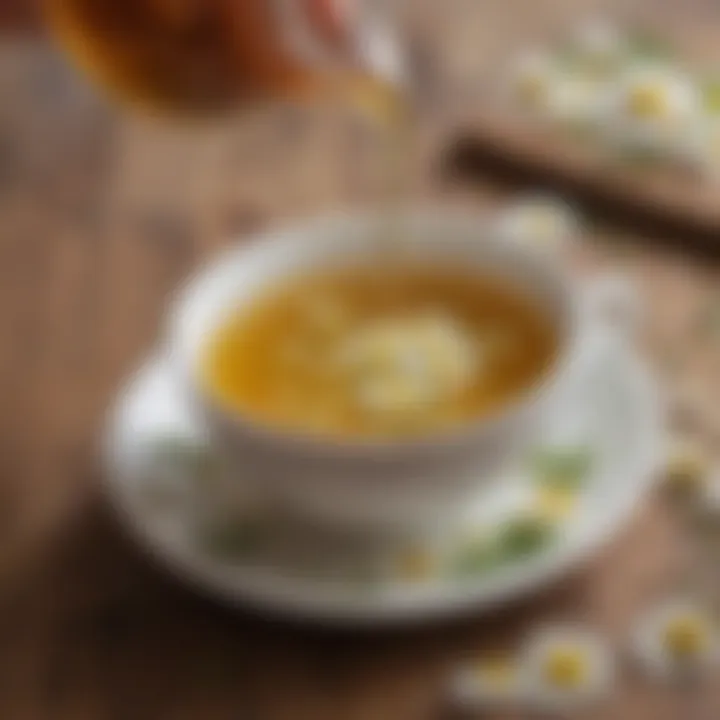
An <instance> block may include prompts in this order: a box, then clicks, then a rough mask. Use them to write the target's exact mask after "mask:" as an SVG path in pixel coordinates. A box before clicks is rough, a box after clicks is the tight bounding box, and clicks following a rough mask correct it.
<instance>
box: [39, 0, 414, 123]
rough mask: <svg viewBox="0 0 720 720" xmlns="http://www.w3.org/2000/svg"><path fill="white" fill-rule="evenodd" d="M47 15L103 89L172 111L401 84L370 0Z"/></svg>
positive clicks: (82, 6)
mask: <svg viewBox="0 0 720 720" xmlns="http://www.w3.org/2000/svg"><path fill="white" fill-rule="evenodd" d="M45 10H46V15H47V18H48V20H49V23H50V27H51V29H52V31H53V32H54V34H55V35H56V36H57V38H58V39H59V41H60V44H61V45H62V46H63V47H64V48H65V50H66V51H67V52H68V53H69V54H70V55H71V56H72V57H73V58H74V60H75V61H76V63H77V64H78V65H79V66H80V67H81V68H82V69H83V70H84V71H85V72H86V73H87V74H88V75H90V76H91V77H92V78H93V79H94V80H95V81H97V82H98V83H99V84H100V85H101V86H103V87H104V88H105V89H107V90H109V91H110V92H111V93H113V94H114V95H116V96H119V97H120V98H121V99H122V100H124V101H130V102H133V103H135V104H140V105H142V106H144V107H146V108H150V109H153V110H160V111H163V112H169V113H172V114H185V115H191V114H192V115H203V114H218V113H221V112H223V111H225V110H234V109H237V108H238V107H240V108H241V107H242V106H243V104H246V103H251V102H257V101H261V100H264V99H283V100H290V101H304V100H311V99H317V98H318V97H320V96H324V95H326V96H331V95H335V96H337V95H338V94H340V95H342V96H346V97H345V98H344V99H349V100H350V101H351V102H353V103H355V104H358V105H361V106H362V105H365V106H367V105H368V104H377V103H378V101H380V102H382V97H381V96H382V95H383V92H382V90H381V89H382V88H387V89H388V90H389V89H390V87H391V86H392V87H396V86H397V84H398V83H399V82H400V81H401V75H402V68H401V65H402V62H401V58H400V53H399V49H398V45H397V43H396V42H395V40H394V38H393V37H392V34H391V32H390V27H389V24H388V22H387V13H386V12H385V11H386V10H387V6H386V5H385V3H382V2H377V0H45ZM387 94H388V96H389V95H390V92H388V93H387Z"/></svg>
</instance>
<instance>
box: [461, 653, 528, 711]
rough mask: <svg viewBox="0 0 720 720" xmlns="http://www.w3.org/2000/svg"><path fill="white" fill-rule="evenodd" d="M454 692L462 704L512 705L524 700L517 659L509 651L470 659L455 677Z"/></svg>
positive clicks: (472, 706)
mask: <svg viewBox="0 0 720 720" xmlns="http://www.w3.org/2000/svg"><path fill="white" fill-rule="evenodd" d="M451 693H452V698H453V700H454V702H455V703H456V704H457V705H459V706H460V707H466V708H469V709H473V710H482V709H487V710H502V709H509V708H510V707H513V706H515V705H517V704H519V703H520V702H522V700H523V691H522V687H521V683H520V673H519V668H518V666H517V663H516V661H515V660H514V659H513V658H512V657H511V656H506V655H498V656H495V657H486V658H481V659H478V660H475V661H471V662H468V663H466V664H465V665H463V666H462V667H461V668H460V670H459V671H458V672H457V673H456V674H455V676H454V677H453V679H452V687H451Z"/></svg>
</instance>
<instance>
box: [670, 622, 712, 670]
mask: <svg viewBox="0 0 720 720" xmlns="http://www.w3.org/2000/svg"><path fill="white" fill-rule="evenodd" d="M707 642H708V633H707V628H706V627H705V623H704V622H703V619H702V618H701V617H695V616H692V615H687V616H684V617H677V618H674V619H673V620H672V621H671V622H669V623H668V625H667V627H666V628H665V632H664V634H663V644H664V646H665V648H666V649H667V650H668V652H670V653H671V654H672V656H673V657H675V658H677V659H682V660H687V659H691V658H695V657H697V656H698V655H700V654H701V653H702V652H703V651H704V650H705V649H706V648H707Z"/></svg>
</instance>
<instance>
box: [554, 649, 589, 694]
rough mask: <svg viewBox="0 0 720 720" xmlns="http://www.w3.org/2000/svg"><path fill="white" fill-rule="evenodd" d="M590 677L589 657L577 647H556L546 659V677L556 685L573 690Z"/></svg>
mask: <svg viewBox="0 0 720 720" xmlns="http://www.w3.org/2000/svg"><path fill="white" fill-rule="evenodd" d="M587 678H588V663H587V658H586V657H585V656H584V654H583V653H582V652H581V651H580V650H579V649H577V648H572V647H560V648H555V649H554V650H553V651H552V652H550V654H549V655H548V657H547V660H546V661H545V679H546V680H547V681H548V682H549V683H550V684H551V685H554V686H555V687H558V688H562V689H564V690H573V689H576V688H578V687H581V686H582V685H583V684H584V683H585V681H586V680H587Z"/></svg>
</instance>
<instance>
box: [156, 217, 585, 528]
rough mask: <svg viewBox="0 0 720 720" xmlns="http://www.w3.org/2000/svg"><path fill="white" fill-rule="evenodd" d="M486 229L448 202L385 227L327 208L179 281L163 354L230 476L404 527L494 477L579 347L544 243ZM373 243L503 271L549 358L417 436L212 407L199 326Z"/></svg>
mask: <svg viewBox="0 0 720 720" xmlns="http://www.w3.org/2000/svg"><path fill="white" fill-rule="evenodd" d="M490 233H491V230H489V229H488V225H487V222H486V220H485V219H484V218H482V217H481V216H476V215H472V214H467V213H460V212H457V211H446V210H443V211H437V210H432V211H430V210H428V211H420V210H416V211H408V212H405V213H402V214H399V215H398V216H397V218H396V219H395V222H394V224H393V235H394V238H393V239H392V240H389V239H388V238H387V234H388V219H387V216H382V215H381V214H377V215H342V216H333V217H330V218H325V219H320V220H315V221H312V222H309V223H308V224H306V225H301V226H298V227H295V228H291V229H285V230H280V231H272V232H269V233H267V234H266V235H265V236H261V237H258V238H257V242H253V243H245V244H243V245H242V246H241V247H237V248H234V249H232V250H231V251H230V252H228V253H227V254H225V255H223V256H222V257H220V258H219V260H218V261H217V262H215V263H213V264H211V265H210V266H209V267H208V268H206V269H204V270H203V271H202V272H201V273H200V274H199V276H198V277H196V278H195V279H194V280H192V281H191V282H190V284H189V286H188V287H187V288H186V290H185V291H184V292H183V293H182V294H181V297H180V299H179V302H178V303H177V305H176V307H175V310H174V312H173V313H172V315H171V329H170V337H169V342H170V344H171V357H172V358H173V360H174V362H175V366H176V369H177V372H178V373H179V376H180V379H181V382H182V383H183V386H184V387H185V388H186V389H187V390H188V391H189V393H190V395H191V398H192V400H193V401H194V402H195V403H196V404H197V407H198V408H199V410H200V412H201V413H202V415H203V416H204V418H205V420H206V421H207V426H208V431H209V436H210V441H211V443H212V444H213V445H214V446H215V449H217V451H219V452H222V453H223V454H224V455H225V457H226V458H227V459H228V462H229V465H230V467H231V468H233V470H235V469H236V472H237V474H238V477H239V478H241V482H242V483H244V484H250V485H251V486H252V487H254V488H256V489H257V491H258V492H259V493H260V494H261V495H262V496H263V497H265V498H266V499H268V500H270V501H271V502H273V503H276V504H278V505H279V506H280V507H281V508H284V509H286V510H288V511H289V512H291V513H293V514H296V515H297V516H300V517H306V518H309V519H311V520H313V521H318V522H323V523H332V524H335V525H340V526H343V527H348V528H349V527H353V528H357V529H392V530H405V529H408V530H410V529H413V530H414V529H418V528H420V527H428V526H434V525H437V524H439V523H442V522H444V521H446V520H447V519H448V518H452V517H453V515H454V513H456V512H457V511H458V510H459V509H461V508H462V507H463V506H464V505H465V504H466V503H467V502H468V500H469V499H471V498H473V497H475V496H476V495H477V492H478V491H479V490H480V489H481V488H483V486H488V484H489V483H492V482H494V478H496V477H497V476H498V472H499V471H500V470H501V468H502V466H503V464H504V463H506V462H507V461H509V460H510V459H513V458H517V457H518V455H519V454H522V453H523V452H524V451H526V450H528V448H529V446H530V445H531V444H532V443H533V442H534V441H536V439H537V436H538V434H539V431H540V430H541V429H542V426H543V423H544V421H545V420H546V419H547V417H548V413H551V412H552V408H553V401H554V397H555V392H556V391H557V390H559V389H561V387H562V386H563V385H564V384H565V383H566V382H567V379H568V376H569V373H568V370H569V366H570V364H571V363H572V362H573V361H574V360H577V349H578V339H579V333H578V329H579V315H580V312H579V308H580V307H581V306H582V303H581V302H579V298H578V296H577V293H576V292H575V291H574V290H573V289H572V286H571V283H570V282H569V280H568V278H567V277H566V276H565V275H564V273H563V270H562V268H561V267H560V263H558V262H557V260H556V259H554V258H553V257H552V255H549V254H547V253H544V252H541V251H536V250H534V249H532V248H528V247H522V246H520V245H518V244H513V243H507V242H503V241H501V240H499V239H497V238H494V237H492V236H490ZM388 243H392V245H391V246H389V244H388ZM383 252H391V253H394V256H399V257H400V258H402V257H403V255H407V257H408V258H409V259H412V260H414V261H417V260H426V261H430V262H433V263H436V264H438V265H440V266H449V267H453V266H455V267H461V268H462V270H464V271H465V272H467V271H469V270H472V269H477V272H478V273H480V274H482V275H483V276H487V275H488V274H493V275H494V276H496V277H497V276H499V277H507V278H508V279H509V280H510V281H511V282H512V283H513V284H514V286H517V287H519V288H522V289H523V291H524V292H526V293H527V295H528V296H529V297H530V298H531V299H532V301H533V302H534V303H536V304H537V306H538V307H539V308H541V309H542V311H543V312H544V313H545V314H546V315H547V317H548V318H550V319H551V321H552V322H553V323H554V325H555V327H556V329H557V336H558V338H559V352H558V353H557V356H556V360H555V361H554V365H553V366H552V367H551V368H549V369H548V371H547V372H546V373H545V374H544V375H543V376H542V377H538V379H537V382H536V383H535V385H534V386H533V387H532V388H531V389H530V390H529V391H527V392H525V393H524V394H522V395H520V396H519V397H517V398H515V399H513V400H511V401H510V402H508V403H507V405H506V406H505V407H504V408H503V409H502V410H501V411H500V412H498V413H496V414H493V415H491V416H489V417H482V418H480V419H479V420H478V421H477V422H474V423H471V424H468V425H467V426H465V427H462V428H460V429H459V430H457V431H455V432H452V433H447V432H446V433H444V434H442V435H437V436H428V437H423V438H422V439H421V440H417V441H407V440H403V441H387V442H376V441H367V442H365V441H363V442H357V441H339V440H336V439H330V438H328V439H324V438H318V437H310V436H302V435H299V434H291V433H288V432H286V431H280V430H277V431H275V430H272V429H267V428H265V427H260V426H259V425H257V424H255V423H254V422H253V419H252V418H248V417H244V416H242V415H241V414H239V413H234V412H231V411H228V410H227V409H226V408H221V407H219V406H218V404H217V403H216V402H214V401H213V399H212V398H211V397H210V395H209V393H207V392H206V391H205V390H204V389H203V385H202V383H201V382H200V372H199V367H198V365H199V361H200V358H201V356H202V353H203V350H204V349H205V347H206V342H207V340H208V337H209V336H210V335H211V334H212V333H213V331H214V330H215V329H216V328H217V327H218V325H219V324H221V323H222V321H223V319H224V318H225V317H226V316H227V314H228V313H229V312H232V311H233V310H235V309H236V308H237V307H238V305H241V304H242V303H245V302H247V301H248V300H251V299H252V298H253V297H254V296H255V295H256V293H257V292H258V290H259V289H261V288H263V287H265V286H267V285H268V284H274V283H277V282H278V281H280V280H282V278H283V277H286V276H288V275H291V274H292V275H294V274H297V273H298V272H303V271H313V270H318V269H321V268H327V267H333V266H343V267H346V266H347V265H348V264H352V263H358V262H363V263H366V262H367V261H368V259H369V258H375V257H377V258H378V262H383V261H384V260H383V259H384V258H385V259H387V256H384V255H382V253H383Z"/></svg>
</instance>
